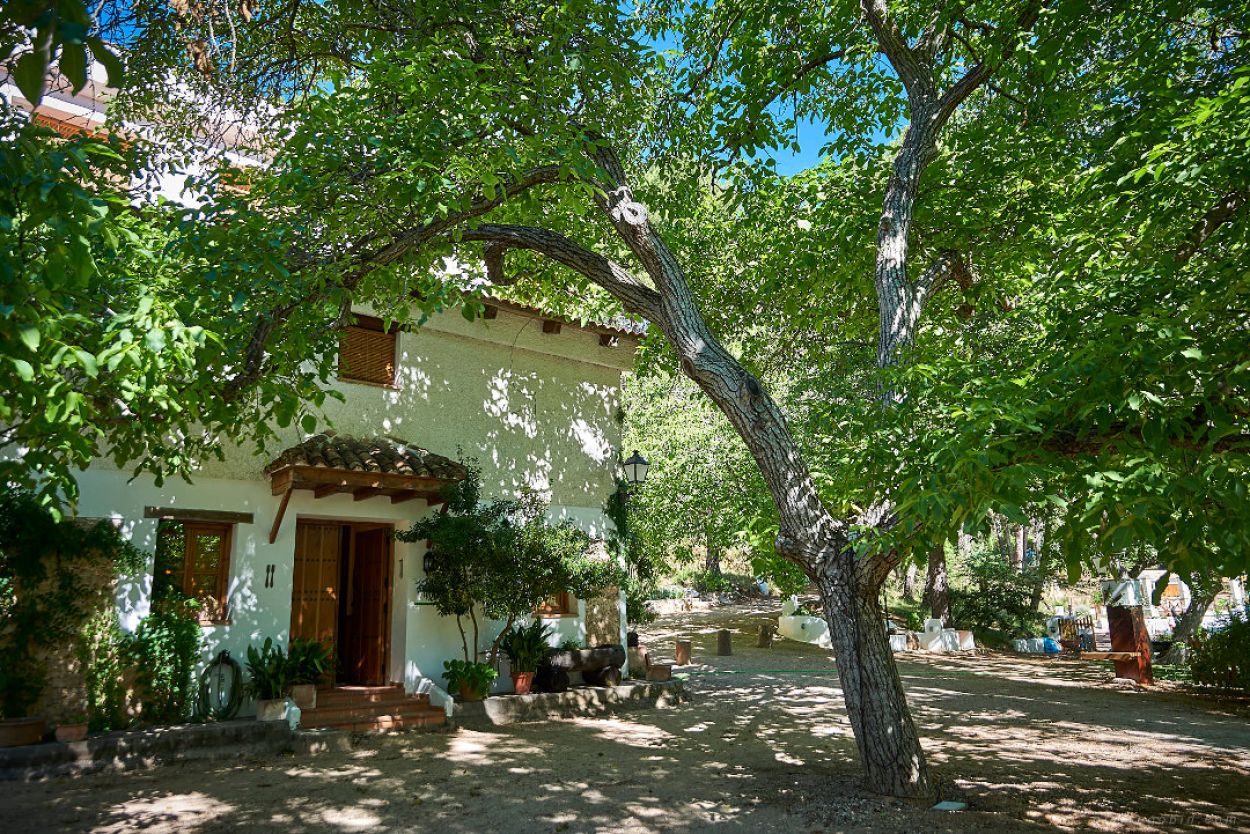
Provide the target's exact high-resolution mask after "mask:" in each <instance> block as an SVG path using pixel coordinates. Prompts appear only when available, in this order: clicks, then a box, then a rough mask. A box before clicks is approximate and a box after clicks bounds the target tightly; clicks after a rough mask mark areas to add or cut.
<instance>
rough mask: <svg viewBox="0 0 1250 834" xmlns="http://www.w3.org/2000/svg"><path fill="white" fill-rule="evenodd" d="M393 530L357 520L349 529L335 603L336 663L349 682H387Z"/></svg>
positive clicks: (373, 683) (369, 683) (375, 683)
mask: <svg viewBox="0 0 1250 834" xmlns="http://www.w3.org/2000/svg"><path fill="white" fill-rule="evenodd" d="M392 533H393V530H392V529H391V528H390V527H389V526H387V527H380V526H364V525H358V526H355V527H353V528H352V530H351V537H350V541H349V543H348V556H347V559H348V562H347V565H346V570H345V571H344V572H343V573H344V582H343V588H344V593H343V595H342V601H341V603H340V605H339V624H340V626H341V628H340V637H339V645H340V647H341V649H340V657H341V662H340V664H339V665H340V668H341V669H342V670H343V675H344V679H345V681H346V682H347V683H352V684H367V685H377V684H385V683H386V682H387V656H388V654H389V651H390V634H391V627H390V626H391V552H392V549H391V548H392Z"/></svg>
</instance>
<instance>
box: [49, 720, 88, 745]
mask: <svg viewBox="0 0 1250 834" xmlns="http://www.w3.org/2000/svg"><path fill="white" fill-rule="evenodd" d="M86 737H87V722H86V721H81V722H79V723H77V724H58V725H56V740H57V741H60V742H70V741H82V740H83V739H84V738H86Z"/></svg>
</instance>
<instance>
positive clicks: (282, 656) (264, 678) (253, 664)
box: [246, 637, 291, 701]
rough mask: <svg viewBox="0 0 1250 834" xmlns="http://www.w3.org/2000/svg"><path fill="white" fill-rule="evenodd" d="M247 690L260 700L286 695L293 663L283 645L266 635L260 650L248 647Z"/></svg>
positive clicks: (269, 699)
mask: <svg viewBox="0 0 1250 834" xmlns="http://www.w3.org/2000/svg"><path fill="white" fill-rule="evenodd" d="M246 665H247V692H248V694H249V695H251V696H252V697H253V698H255V699H256V700H258V701H271V700H273V699H275V698H284V697H286V690H287V687H288V686H290V684H291V679H290V672H291V664H290V662H289V661H288V660H287V656H286V652H284V651H282V647H281V646H277V645H274V642H273V639H272V638H269V637H266V638H265V642H264V644H263V645H262V646H261V647H260V651H257V650H256V647H255V646H248V647H247V664H246Z"/></svg>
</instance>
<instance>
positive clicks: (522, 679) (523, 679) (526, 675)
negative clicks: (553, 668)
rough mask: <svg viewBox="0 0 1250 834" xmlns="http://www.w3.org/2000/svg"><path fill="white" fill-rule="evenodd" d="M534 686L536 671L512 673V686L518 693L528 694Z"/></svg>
mask: <svg viewBox="0 0 1250 834" xmlns="http://www.w3.org/2000/svg"><path fill="white" fill-rule="evenodd" d="M533 687H534V673H533V672H513V673H512V688H513V689H514V690H516V694H518V695H528V694H530V690H531V689H533Z"/></svg>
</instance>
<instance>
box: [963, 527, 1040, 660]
mask: <svg viewBox="0 0 1250 834" xmlns="http://www.w3.org/2000/svg"><path fill="white" fill-rule="evenodd" d="M960 568H961V573H962V574H963V575H962V577H961V580H962V581H961V582H960V583H958V584H956V582H954V581H952V583H951V587H950V590H949V594H950V623H951V624H953V625H957V626H958V627H959V628H966V629H970V630H971V631H973V632H975V633H976V635H977V638H978V639H979V640H981V642H983V643H988V644H991V645H998V646H1002V645H1006V644H1007V643H1008V642H1009V641H1010V640H1011V639H1014V638H1017V637H1032V636H1034V635H1037V634H1040V633H1041V632H1042V629H1043V627H1044V626H1045V623H1046V616H1045V615H1044V614H1042V613H1040V612H1039V611H1038V610H1037V607H1036V600H1037V599H1038V598H1040V596H1041V593H1040V584H1041V583H1042V582H1044V581H1045V580H1046V579H1047V578H1048V577H1045V576H1040V575H1038V573H1037V572H1036V570H1034V569H1032V568H1024V569H1023V570H1017V569H1016V568H1014V567H1013V566H1012V565H1010V564H1008V562H1007V560H1006V559H1004V558H1003V555H1002V554H1001V553H999V552H998V551H997V550H995V549H993V548H991V547H986V546H983V545H978V546H974V547H973V549H972V550H971V551H970V552H969V553H968V554H967V557H966V558H965V559H964V560H963V562H962V564H961V565H960Z"/></svg>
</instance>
